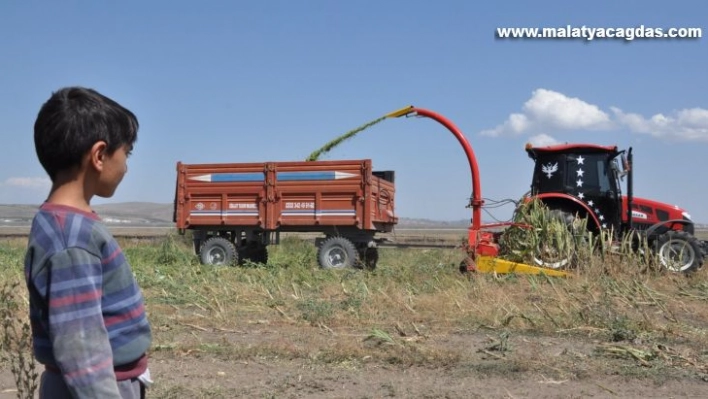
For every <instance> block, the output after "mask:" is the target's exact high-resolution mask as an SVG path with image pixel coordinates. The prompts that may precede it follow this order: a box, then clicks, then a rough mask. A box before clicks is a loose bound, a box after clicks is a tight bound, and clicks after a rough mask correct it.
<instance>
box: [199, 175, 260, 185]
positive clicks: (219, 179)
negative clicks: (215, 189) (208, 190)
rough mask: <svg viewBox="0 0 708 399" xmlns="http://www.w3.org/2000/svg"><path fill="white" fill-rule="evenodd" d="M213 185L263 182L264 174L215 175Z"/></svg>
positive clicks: (212, 179) (212, 177)
mask: <svg viewBox="0 0 708 399" xmlns="http://www.w3.org/2000/svg"><path fill="white" fill-rule="evenodd" d="M211 181H212V182H213V183H226V182H248V181H263V173H214V174H212V175H211Z"/></svg>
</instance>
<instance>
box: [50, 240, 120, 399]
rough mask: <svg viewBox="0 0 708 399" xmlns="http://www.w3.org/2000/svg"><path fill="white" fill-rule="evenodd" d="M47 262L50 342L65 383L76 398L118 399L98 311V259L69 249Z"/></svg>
mask: <svg viewBox="0 0 708 399" xmlns="http://www.w3.org/2000/svg"><path fill="white" fill-rule="evenodd" d="M49 262H51V265H49V266H50V267H49V270H50V276H49V281H48V282H49V287H47V288H48V303H47V305H48V316H49V338H50V340H51V342H52V346H53V350H54V358H55V359H56V362H57V367H58V368H59V369H60V370H61V373H62V375H63V377H64V381H65V382H66V384H67V386H68V388H69V390H70V391H71V393H72V395H73V396H74V397H75V398H116V399H119V398H120V397H121V396H120V393H119V391H118V384H117V382H116V377H115V373H114V371H113V352H112V350H111V344H110V341H109V338H108V332H107V330H106V326H105V324H104V319H103V311H102V308H101V297H102V281H103V274H102V264H101V259H100V258H99V257H98V256H96V255H93V254H91V253H89V252H88V251H86V250H85V249H81V248H68V249H65V250H64V251H62V252H57V253H56V254H54V255H53V256H52V257H51V259H50V260H49Z"/></svg>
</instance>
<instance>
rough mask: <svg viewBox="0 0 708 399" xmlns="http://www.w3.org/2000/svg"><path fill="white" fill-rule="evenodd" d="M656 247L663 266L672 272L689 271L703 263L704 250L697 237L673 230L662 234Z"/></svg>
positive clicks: (696, 268) (694, 269)
mask: <svg viewBox="0 0 708 399" xmlns="http://www.w3.org/2000/svg"><path fill="white" fill-rule="evenodd" d="M654 248H655V249H656V253H657V255H658V257H659V263H660V264H661V266H663V267H664V268H666V269H667V270H669V271H672V272H684V273H689V272H693V271H696V270H698V269H699V268H700V267H701V266H702V265H703V251H702V248H701V245H700V243H699V242H698V239H696V237H694V236H692V235H691V234H688V233H686V232H683V231H675V230H671V231H668V232H666V233H664V234H662V235H660V236H659V237H658V238H657V239H656V242H655V245H654Z"/></svg>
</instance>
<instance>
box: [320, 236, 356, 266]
mask: <svg viewBox="0 0 708 399" xmlns="http://www.w3.org/2000/svg"><path fill="white" fill-rule="evenodd" d="M317 260H318V262H319V264H320V267H321V268H323V269H342V268H346V267H354V266H356V265H357V264H358V263H359V254H358V253H357V250H356V247H355V246H354V244H353V243H352V242H351V241H350V240H349V239H347V238H344V237H330V238H328V239H326V240H325V241H324V242H323V243H322V245H321V246H320V248H319V250H318V251H317Z"/></svg>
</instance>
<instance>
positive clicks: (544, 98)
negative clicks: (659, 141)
mask: <svg viewBox="0 0 708 399" xmlns="http://www.w3.org/2000/svg"><path fill="white" fill-rule="evenodd" d="M610 111H611V113H607V112H605V111H603V110H602V109H600V108H599V107H598V106H597V105H594V104H590V103H587V102H585V101H583V100H581V99H579V98H571V97H568V96H566V95H564V94H562V93H558V92H556V91H552V90H547V89H537V90H534V92H533V93H532V94H531V98H530V99H529V100H528V101H526V102H525V103H524V105H523V107H522V112H521V113H512V114H511V115H509V117H508V118H507V119H506V120H505V121H504V122H503V123H501V124H500V125H497V126H496V127H495V128H493V129H489V130H484V131H482V132H481V134H482V135H485V136H492V137H498V136H519V135H522V134H530V135H534V134H535V136H533V137H531V139H534V140H538V141H540V142H544V143H545V142H552V141H553V142H555V143H557V141H556V140H555V139H554V138H552V137H550V136H548V135H546V134H541V133H540V132H543V131H551V132H565V131H581V130H584V131H587V130H594V131H602V130H604V131H609V130H616V129H626V130H629V131H630V132H632V133H639V134H647V135H650V136H652V137H656V138H667V139H679V140H700V141H708V109H703V108H690V109H682V110H678V111H675V112H672V113H670V114H668V115H667V114H662V113H658V114H656V115H653V116H651V117H648V118H647V117H644V116H642V115H640V114H637V113H631V112H624V111H623V110H621V109H619V108H616V107H610Z"/></svg>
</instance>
